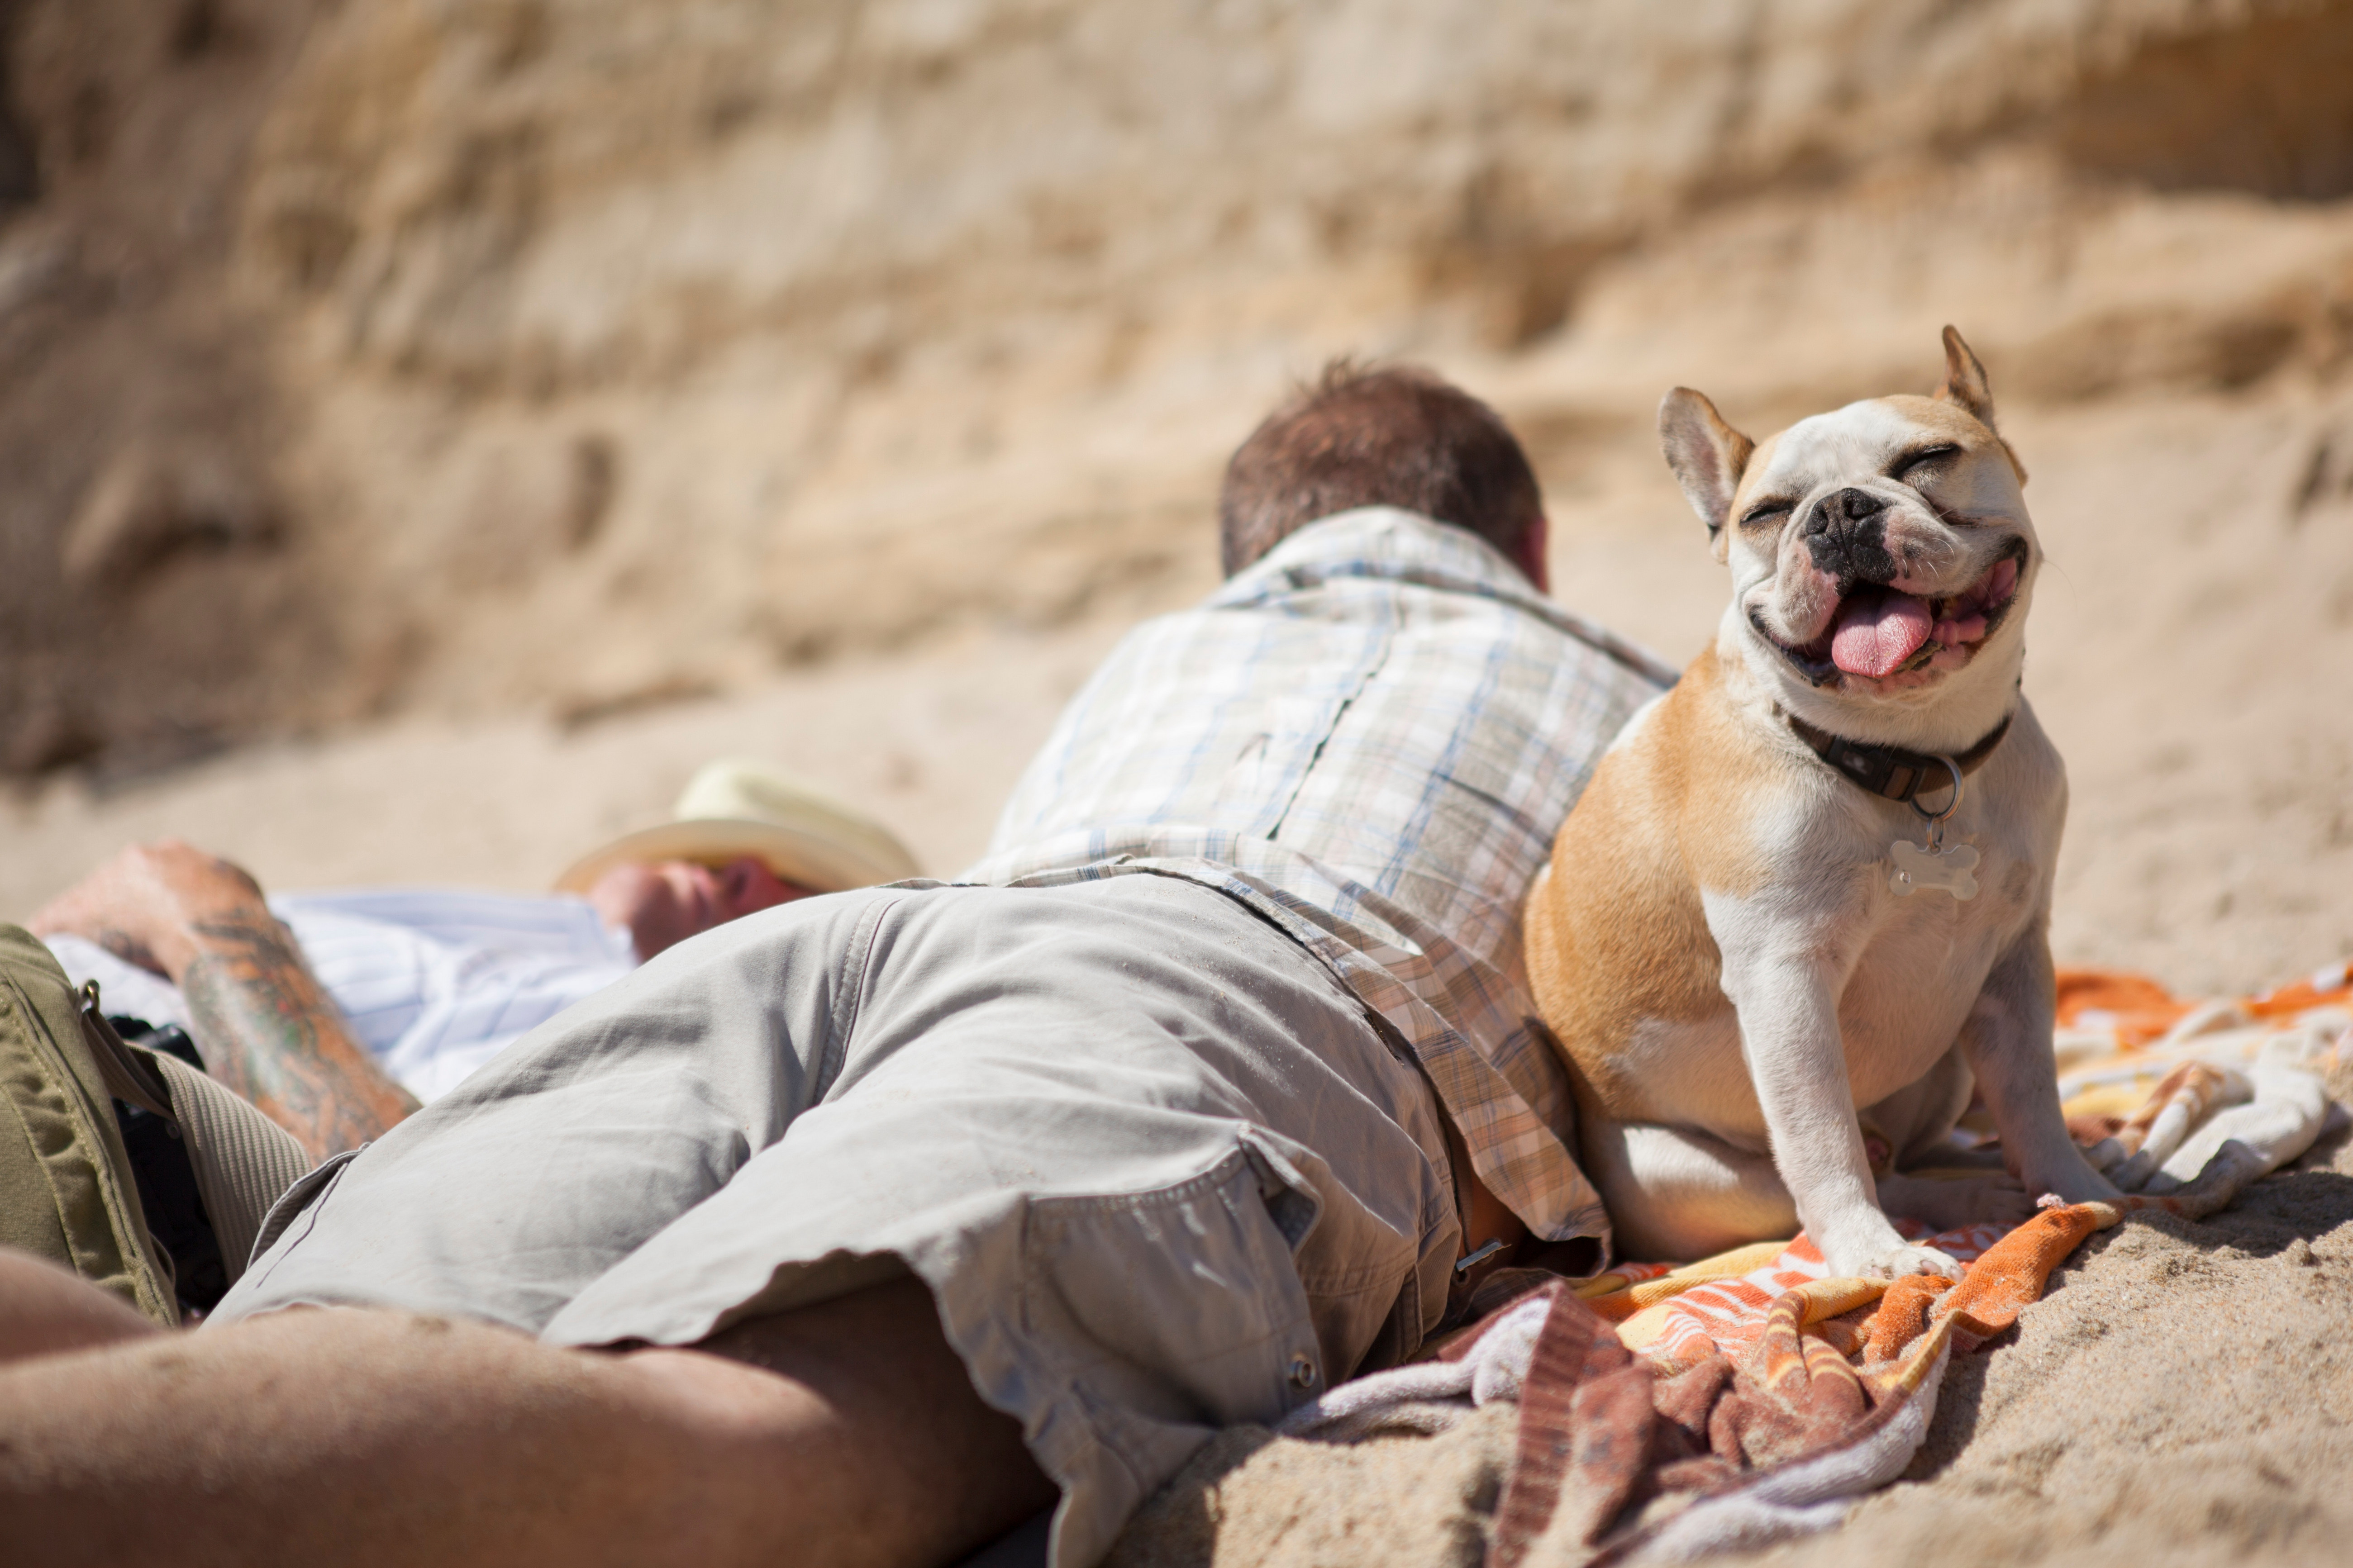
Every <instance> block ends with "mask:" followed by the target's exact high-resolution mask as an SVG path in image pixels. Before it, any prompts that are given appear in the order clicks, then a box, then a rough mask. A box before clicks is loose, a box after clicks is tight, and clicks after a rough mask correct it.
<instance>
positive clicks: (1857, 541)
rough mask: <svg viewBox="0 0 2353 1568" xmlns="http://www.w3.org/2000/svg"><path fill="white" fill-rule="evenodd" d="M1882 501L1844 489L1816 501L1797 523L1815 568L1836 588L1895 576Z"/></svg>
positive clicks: (1867, 491) (1884, 501)
mask: <svg viewBox="0 0 2353 1568" xmlns="http://www.w3.org/2000/svg"><path fill="white" fill-rule="evenodd" d="M1887 507H1888V502H1887V500H1886V499H1885V498H1884V497H1882V496H1875V495H1873V494H1872V493H1871V492H1870V491H1869V490H1862V489H1854V488H1853V487H1852V486H1849V487H1848V488H1847V489H1842V490H1833V491H1831V493H1830V494H1829V495H1826V496H1824V497H1823V498H1822V499H1821V500H1819V501H1817V502H1816V503H1815V504H1814V506H1813V509H1812V510H1810V511H1809V512H1807V513H1806V517H1805V521H1803V522H1802V523H1801V524H1800V525H1799V528H1800V531H1801V533H1802V535H1803V537H1804V539H1805V541H1806V549H1807V552H1809V553H1810V554H1811V555H1812V556H1813V558H1814V565H1815V567H1816V568H1817V569H1818V570H1820V571H1821V572H1824V573H1827V574H1830V575H1831V576H1833V577H1836V578H1837V579H1838V580H1839V582H1840V583H1841V584H1852V583H1856V582H1862V583H1884V582H1886V581H1888V580H1889V579H1890V578H1892V577H1894V575H1895V558H1894V556H1893V555H1892V554H1890V553H1889V552H1888V549H1887V520H1886V518H1885V517H1884V516H1883V513H1884V512H1885V511H1886V510H1887Z"/></svg>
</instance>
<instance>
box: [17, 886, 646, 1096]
mask: <svg viewBox="0 0 2353 1568" xmlns="http://www.w3.org/2000/svg"><path fill="white" fill-rule="evenodd" d="M269 909H270V912H271V913H272V914H275V915H276V916H277V917H278V918H279V919H280V920H281V921H284V922H285V923H286V926H287V929H288V930H290V931H292V932H293V933H294V940H295V942H296V943H297V944H298V945H300V946H301V950H302V956H303V957H304V958H305V959H306V960H308V961H309V963H310V965H311V973H313V974H315V975H317V976H318V979H319V984H320V985H321V986H322V987H323V988H324V989H325V991H326V993H327V994H328V996H329V997H330V998H332V1000H333V1002H334V1004H335V1005H336V1007H337V1008H339V1009H340V1010H341V1011H342V1013H343V1017H344V1019H345V1020H346V1021H347V1022H348V1023H349V1024H350V1026H351V1029H352V1033H353V1036H354V1037H356V1038H357V1039H358V1040H359V1042H360V1043H361V1044H362V1045H363V1046H364V1047H367V1049H368V1050H369V1052H370V1053H371V1054H373V1055H374V1056H375V1058H376V1059H377V1060H378V1061H380V1062H382V1063H383V1064H384V1067H385V1070H386V1071H388V1072H389V1073H391V1074H392V1076H393V1077H394V1078H396V1079H398V1080H399V1081H400V1083H401V1084H402V1086H403V1087H404V1088H406V1089H407V1090H408V1091H409V1092H410V1093H411V1094H414V1095H415V1096H417V1099H418V1100H427V1101H430V1100H434V1099H435V1098H436V1097H438V1096H439V1095H442V1094H445V1093H447V1092H448V1090H449V1089H453V1088H455V1087H456V1086H457V1085H458V1083H459V1081H460V1080H461V1079H464V1078H466V1077H467V1076H468V1075H469V1074H470V1073H471V1072H473V1070H474V1069H475V1068H479V1067H480V1066H481V1065H482V1064H483V1063H484V1062H487V1061H489V1060H490V1059H491V1058H492V1057H494V1056H496V1055H498V1053H499V1052H500V1051H501V1050H503V1049H505V1048H506V1047H507V1046H509V1045H510V1044H512V1042H513V1041H514V1040H515V1039H516V1038H517V1037H520V1036H522V1035H523V1034H525V1033H527V1032H529V1031H530V1030H532V1029H533V1028H535V1027H537V1026H539V1025H541V1024H543V1023H545V1022H546V1021H547V1020H548V1019H550V1018H553V1017H554V1016H555V1015H556V1014H558V1013H561V1012H562V1011H564V1009H565V1008H566V1007H569V1006H571V1005H572V1004H574V1003H575V1002H577V1001H580V1000H581V999H583V998H584V997H586V996H588V995H590V994H593V993H595V992H597V991H601V990H603V989H604V988H605V987H606V986H607V985H609V984H612V983H613V982H614V981H616V980H618V979H619V978H620V977H621V976H623V975H624V974H627V973H629V971H631V970H632V969H635V968H636V967H637V964H638V959H637V953H636V952H635V950H634V949H633V948H632V947H631V945H630V942H629V937H628V933H627V932H625V931H611V930H608V929H607V927H606V926H605V925H604V923H603V922H602V921H598V920H597V918H596V911H595V910H592V909H590V908H589V907H588V902H587V900H585V899H579V898H575V897H573V896H571V895H569V894H544V895H520V896H519V895H516V894H512V893H485V892H476V891H473V890H471V889H461V888H361V889H348V890H341V891H332V892H316V893H285V894H280V895H277V896H275V897H273V898H271V899H270V900H269ZM49 950H50V951H51V952H54V953H56V954H57V956H58V963H61V964H62V965H64V967H65V971H66V973H67V974H68V975H69V977H70V978H71V979H72V981H73V983H74V984H75V985H76V986H79V985H80V984H81V983H82V982H83V981H85V980H91V979H95V980H96V981H97V982H98V983H99V985H100V991H101V994H102V998H103V1004H104V1006H105V1008H106V1010H107V1011H108V1012H109V1013H115V1014H128V1015H130V1016H134V1017H139V1018H143V1019H145V1020H146V1021H147V1022H149V1023H151V1024H177V1025H179V1026H181V1027H183V1028H186V1027H187V1026H188V1010H187V1004H186V1002H185V1000H184V999H183V998H182V997H181V995H180V993H179V991H178V990H177V989H176V988H175V987H174V986H173V985H172V984H170V983H169V982H167V981H165V980H163V979H162V978H160V977H158V976H156V975H153V974H151V973H148V972H146V971H145V970H142V969H139V968H136V967H134V966H133V965H132V964H129V963H124V962H123V961H122V960H121V959H119V958H117V957H115V956H114V955H113V954H112V953H111V952H107V951H106V950H105V949H103V948H101V947H99V946H97V945H96V944H95V943H92V942H84V941H82V940H80V939H79V938H77V937H58V938H55V939H53V940H52V941H51V942H49Z"/></svg>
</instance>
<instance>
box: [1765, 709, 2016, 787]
mask: <svg viewBox="0 0 2353 1568" xmlns="http://www.w3.org/2000/svg"><path fill="white" fill-rule="evenodd" d="M1782 716H1783V717H1784V718H1786V719H1787V720H1788V721H1789V728H1790V730H1791V731H1793V732H1794V733H1795V734H1796V735H1797V737H1798V739H1799V740H1800V741H1803V742H1805V743H1806V744H1807V745H1808V746H1809V747H1810V748H1811V749H1812V751H1813V753H1814V755H1816V756H1818V757H1820V758H1821V760H1822V761H1824V762H1826V763H1829V764H1830V765H1831V767H1833V768H1835V769H1837V770H1838V772H1839V773H1841V774H1842V775H1844V776H1845V778H1846V779H1847V780H1848V781H1849V782H1850V783H1852V784H1858V785H1860V786H1861V787H1862V788H1864V789H1867V790H1869V791H1870V792H1871V793H1872V794H1873V795H1879V796H1882V797H1883V798H1884V799H1887V800H1892V801H1895V802H1897V803H1899V804H1905V803H1908V802H1909V801H1910V800H1911V799H1912V797H1913V796H1914V795H1918V794H1919V793H1920V792H1921V791H1922V790H1937V789H1943V788H1947V787H1950V786H1951V785H1952V783H1953V775H1952V774H1951V773H1947V772H1946V771H1945V763H1946V760H1947V759H1945V758H1943V757H1940V756H1936V755H1934V754H1932V753H1929V752H1907V751H1905V750H1904V749H1903V748H1902V747H1901V746H1873V745H1869V744H1866V743H1865V742H1862V741H1850V740H1847V739H1846V738H1844V737H1843V736H1840V735H1833V734H1831V732H1830V731H1828V730H1818V729H1816V728H1815V727H1814V726H1813V725H1811V724H1809V723H1807V722H1806V721H1804V720H1803V719H1800V718H1799V717H1798V716H1797V715H1796V714H1795V713H1787V714H1784V715H1782ZM2013 717H2014V715H2013ZM2009 733H2010V720H2009V719H2008V718H2005V719H2004V720H2002V721H2001V722H2000V723H1999V724H1996V725H1995V726H1994V727H1993V728H1992V729H1991V730H1989V731H1987V732H1986V735H1985V737H1984V739H1982V740H1980V741H1978V743H1977V744H1976V745H1974V746H1971V747H1970V748H1969V749H1968V751H1966V752H1962V753H1961V754H1960V755H1958V756H1957V757H1954V758H1952V759H1951V762H1952V764H1953V766H1955V767H1957V768H1958V769H1960V770H1961V772H1962V773H1963V774H1964V775H1967V774H1969V773H1975V772H1977V771H1978V768H1980V767H1982V766H1984V765H1985V760H1986V759H1987V758H1988V757H1989V756H1992V755H1993V749H1994V748H1995V747H1996V746H1999V745H2000V744H2001V738H2002V737H2003V736H2004V735H2007V734H2009Z"/></svg>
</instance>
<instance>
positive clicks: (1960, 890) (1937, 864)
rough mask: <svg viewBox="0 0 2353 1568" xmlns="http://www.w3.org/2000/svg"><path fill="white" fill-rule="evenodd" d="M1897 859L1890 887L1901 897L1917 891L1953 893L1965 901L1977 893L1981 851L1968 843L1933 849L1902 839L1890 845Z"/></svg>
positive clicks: (1888, 884) (1888, 881)
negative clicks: (1979, 854)
mask: <svg viewBox="0 0 2353 1568" xmlns="http://www.w3.org/2000/svg"><path fill="white" fill-rule="evenodd" d="M1887 849H1888V854H1889V856H1890V858H1893V859H1894V862H1895V868H1894V870H1893V871H1891V872H1889V873H1888V877H1887V886H1888V888H1889V889H1890V890H1891V891H1893V892H1894V894H1895V895H1896V897H1898V898H1905V899H1908V898H1910V897H1911V896H1912V895H1913V894H1915V893H1950V894H1951V895H1952V896H1953V897H1954V898H1956V899H1958V900H1961V901H1962V902H1964V903H1966V902H1968V900H1971V899H1974V898H1976V897H1977V896H1978V879H1977V869H1978V852H1977V849H1976V848H1975V847H1973V846H1971V845H1968V844H1956V845H1953V846H1952V847H1949V848H1942V849H1939V848H1931V847H1928V846H1926V845H1920V844H1915V843H1913V842H1912V841H1911V840H1910V839H1908V838H1899V839H1897V840H1896V841H1895V842H1894V843H1893V844H1891V845H1889V846H1888V847H1887Z"/></svg>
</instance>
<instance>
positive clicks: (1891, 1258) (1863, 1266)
mask: <svg viewBox="0 0 2353 1568" xmlns="http://www.w3.org/2000/svg"><path fill="white" fill-rule="evenodd" d="M1830 1264H1831V1273H1832V1274H1833V1275H1836V1276H1839V1277H1841V1278H1842V1279H1903V1278H1904V1277H1905V1275H1907V1274H1941V1275H1943V1276H1944V1277H1945V1278H1946V1279H1959V1278H1960V1277H1961V1266H1960V1265H1959V1264H1957V1263H1956V1262H1954V1261H1953V1260H1952V1259H1951V1258H1947V1257H1946V1256H1945V1255H1944V1254H1943V1253H1941V1252H1939V1251H1937V1250H1936V1248H1935V1247H1913V1246H1910V1245H1908V1244H1907V1245H1903V1246H1897V1247H1886V1248H1884V1249H1883V1250H1880V1251H1877V1252H1872V1253H1865V1254H1864V1255H1862V1257H1861V1258H1855V1259H1853V1260H1852V1261H1851V1262H1849V1263H1847V1264H1845V1265H1844V1266H1841V1263H1840V1261H1839V1259H1837V1258H1831V1260H1830Z"/></svg>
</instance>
